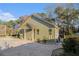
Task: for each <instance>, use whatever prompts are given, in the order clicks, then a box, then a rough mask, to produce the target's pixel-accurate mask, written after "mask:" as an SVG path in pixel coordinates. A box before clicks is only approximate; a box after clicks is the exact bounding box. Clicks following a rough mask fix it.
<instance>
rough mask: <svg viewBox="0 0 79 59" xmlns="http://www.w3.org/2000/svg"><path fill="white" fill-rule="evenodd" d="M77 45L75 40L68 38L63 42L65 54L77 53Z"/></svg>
mask: <svg viewBox="0 0 79 59" xmlns="http://www.w3.org/2000/svg"><path fill="white" fill-rule="evenodd" d="M76 45H77V42H76V40H75V38H68V39H64V40H63V44H62V46H63V49H64V51H65V52H71V53H76V48H75V47H76Z"/></svg>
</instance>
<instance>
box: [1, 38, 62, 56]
mask: <svg viewBox="0 0 79 59" xmlns="http://www.w3.org/2000/svg"><path fill="white" fill-rule="evenodd" d="M0 39H1V38H0ZM4 41H5V42H7V43H8V44H9V46H11V47H12V48H11V47H10V48H9V49H5V50H3V51H1V52H0V55H3V56H51V54H52V50H54V49H57V48H60V47H61V45H60V44H53V45H45V44H39V43H35V42H32V41H28V40H19V39H17V40H16V39H15V38H12V37H6V39H4ZM4 41H3V40H2V42H4ZM2 42H1V43H2ZM1 43H0V45H2V47H3V46H5V45H6V44H1Z"/></svg>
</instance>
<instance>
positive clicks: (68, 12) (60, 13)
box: [55, 4, 79, 34]
mask: <svg viewBox="0 0 79 59" xmlns="http://www.w3.org/2000/svg"><path fill="white" fill-rule="evenodd" d="M67 6H69V7H65V8H64V7H57V8H56V9H55V13H56V14H57V18H59V19H61V20H64V21H65V23H66V24H67V26H66V27H67V29H68V33H69V34H70V33H71V31H70V28H71V26H72V24H73V23H72V21H73V20H75V19H78V16H79V11H78V9H75V8H72V7H70V6H72V5H71V4H68V5H67Z"/></svg>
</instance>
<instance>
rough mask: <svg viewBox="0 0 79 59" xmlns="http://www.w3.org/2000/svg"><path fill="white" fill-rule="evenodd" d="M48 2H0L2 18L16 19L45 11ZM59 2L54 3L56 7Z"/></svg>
mask: <svg viewBox="0 0 79 59" xmlns="http://www.w3.org/2000/svg"><path fill="white" fill-rule="evenodd" d="M47 5H49V4H48V3H0V19H1V20H3V21H9V20H15V19H17V18H19V17H20V16H23V15H31V14H34V13H42V12H44V11H45V10H44V8H45V7H46V6H47ZM57 5H59V4H52V7H53V8H55V7H56V6H57Z"/></svg>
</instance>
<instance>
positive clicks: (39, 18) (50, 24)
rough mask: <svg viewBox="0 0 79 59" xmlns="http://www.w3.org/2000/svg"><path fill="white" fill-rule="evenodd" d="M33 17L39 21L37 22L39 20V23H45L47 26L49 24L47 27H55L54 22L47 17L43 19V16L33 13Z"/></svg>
mask: <svg viewBox="0 0 79 59" xmlns="http://www.w3.org/2000/svg"><path fill="white" fill-rule="evenodd" d="M31 17H32V18H33V19H34V20H35V21H37V22H39V23H41V24H43V25H45V26H47V27H49V28H51V27H54V24H52V23H50V22H48V21H47V20H46V19H43V18H41V17H39V16H36V15H32V16H31Z"/></svg>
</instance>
